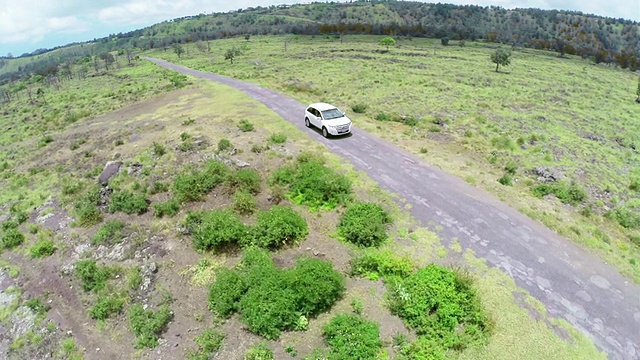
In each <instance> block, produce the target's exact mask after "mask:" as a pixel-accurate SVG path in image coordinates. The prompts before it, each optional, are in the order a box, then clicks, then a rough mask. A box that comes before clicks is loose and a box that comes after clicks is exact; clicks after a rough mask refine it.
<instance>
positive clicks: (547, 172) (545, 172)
mask: <svg viewBox="0 0 640 360" xmlns="http://www.w3.org/2000/svg"><path fill="white" fill-rule="evenodd" d="M528 172H529V173H530V174H533V175H535V176H537V177H538V181H542V182H554V181H558V180H562V179H564V178H565V177H566V176H565V175H564V174H563V173H562V171H560V170H559V169H547V168H546V167H545V166H538V167H537V168H535V169H532V170H529V171H528Z"/></svg>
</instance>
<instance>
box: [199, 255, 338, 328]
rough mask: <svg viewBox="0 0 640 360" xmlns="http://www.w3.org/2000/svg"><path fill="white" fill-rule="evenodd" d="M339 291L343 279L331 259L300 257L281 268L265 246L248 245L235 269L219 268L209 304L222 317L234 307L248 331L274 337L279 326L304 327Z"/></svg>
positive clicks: (327, 306)
mask: <svg viewBox="0 0 640 360" xmlns="http://www.w3.org/2000/svg"><path fill="white" fill-rule="evenodd" d="M344 291H345V287H344V279H343V277H342V275H340V273H338V272H337V271H335V270H334V269H333V266H332V265H331V263H328V262H326V261H324V260H318V259H306V258H303V259H300V260H298V261H297V263H296V266H295V267H294V268H292V269H288V270H280V269H278V268H276V267H275V265H274V264H273V260H271V258H270V256H269V255H268V254H267V253H266V252H264V250H259V249H257V248H253V249H248V250H246V251H245V253H244V256H243V258H242V261H241V263H240V265H239V266H238V268H237V269H233V270H223V271H222V272H221V273H220V274H219V276H218V278H217V279H216V282H214V283H213V285H212V286H211V290H210V292H209V308H210V309H211V310H212V311H213V312H214V314H216V315H217V316H220V317H223V318H224V317H229V316H231V315H232V314H233V313H234V312H236V311H238V312H240V319H241V320H242V321H243V322H244V323H245V324H246V325H247V327H248V328H249V330H250V331H251V332H254V333H256V334H258V335H261V336H263V337H265V338H267V339H277V338H278V337H279V336H280V331H282V330H303V329H305V328H306V323H307V318H308V317H313V316H316V315H318V314H320V313H322V312H324V311H327V310H329V309H330V308H331V306H332V305H333V304H334V303H335V302H336V301H337V300H339V299H340V298H341V297H342V295H343V293H344Z"/></svg>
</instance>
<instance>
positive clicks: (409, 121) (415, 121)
mask: <svg viewBox="0 0 640 360" xmlns="http://www.w3.org/2000/svg"><path fill="white" fill-rule="evenodd" d="M404 123H405V124H406V125H409V126H417V125H418V124H419V123H420V120H418V119H417V118H415V117H413V116H409V117H407V118H406V119H404Z"/></svg>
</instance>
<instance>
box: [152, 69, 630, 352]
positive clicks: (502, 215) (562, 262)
mask: <svg viewBox="0 0 640 360" xmlns="http://www.w3.org/2000/svg"><path fill="white" fill-rule="evenodd" d="M145 59H147V60H150V61H153V62H154V63H156V64H158V65H160V66H163V67H166V68H169V69H172V70H175V71H178V72H181V73H184V74H188V75H192V76H196V77H200V78H205V79H209V80H212V81H217V82H220V83H223V84H226V85H229V86H232V87H234V88H236V89H238V90H241V91H243V92H245V93H247V94H248V95H250V96H251V97H253V98H255V99H256V100H258V101H260V102H262V103H263V104H265V105H266V106H267V107H269V108H270V109H272V110H273V111H275V112H276V113H277V114H278V115H280V116H282V118H284V119H285V120H287V121H290V122H291V123H293V124H295V125H296V126H298V127H299V128H301V129H303V130H304V131H308V132H309V133H310V135H311V136H312V137H314V138H317V140H318V141H319V142H321V143H323V144H325V145H326V146H327V147H328V148H329V149H331V150H332V151H333V152H334V153H336V154H338V155H340V156H342V157H344V158H345V159H346V160H348V161H350V162H351V163H352V164H353V165H354V166H355V168H356V169H358V170H363V171H365V172H366V173H367V174H368V176H369V177H370V178H371V179H373V180H375V181H376V182H377V183H378V184H380V186H381V187H382V188H384V189H385V190H388V191H391V192H393V193H396V194H398V195H399V196H400V197H402V198H405V199H407V201H408V202H409V203H410V204H412V205H413V206H412V207H411V209H410V210H409V212H411V214H412V215H413V216H414V217H415V218H416V219H418V220H419V221H421V222H422V223H423V224H424V225H426V224H427V223H428V222H430V221H433V222H435V223H437V224H440V225H441V226H442V228H443V230H441V231H439V235H440V236H441V237H443V238H445V239H452V238H457V239H458V241H459V243H460V244H461V245H462V247H463V248H470V249H473V251H475V253H476V255H477V256H479V257H482V258H485V259H486V260H487V261H488V262H489V263H490V264H491V265H493V266H495V267H498V268H500V269H502V270H503V271H504V272H506V273H508V274H509V275H510V276H511V277H512V278H513V279H514V280H515V281H516V283H517V284H518V285H519V286H521V287H522V288H524V289H526V290H528V291H529V292H530V293H531V294H532V295H533V296H534V297H536V298H537V299H539V300H540V301H541V302H543V303H544V304H545V305H546V307H547V310H548V311H549V313H550V314H551V315H553V316H556V317H559V318H563V319H565V320H567V321H568V322H570V323H571V324H573V325H574V326H575V327H576V328H577V329H578V330H579V331H581V332H583V333H584V334H586V335H587V336H588V337H589V338H591V339H592V340H593V341H594V343H595V344H596V345H597V346H598V348H600V349H602V350H603V351H606V352H607V353H608V354H609V358H610V359H625V360H631V359H640V286H638V285H635V284H634V283H633V282H632V281H630V280H629V279H627V278H625V277H623V276H622V275H620V274H619V273H618V271H617V270H616V269H615V268H613V267H611V266H609V265H607V264H605V263H603V262H602V260H600V259H599V258H597V257H596V256H594V255H593V254H591V253H589V252H587V251H586V250H584V249H582V248H581V247H579V246H578V245H576V244H574V243H572V242H571V241H569V240H567V239H564V238H562V237H559V236H558V235H556V234H555V233H554V232H552V231H550V230H549V229H547V228H546V227H544V226H542V225H540V224H539V223H537V222H535V221H533V220H531V219H530V218H528V217H526V216H525V215H523V214H521V213H519V212H518V211H516V210H514V209H512V208H510V207H509V206H507V205H506V204H504V203H501V202H500V201H498V200H497V199H496V198H495V197H494V196H493V195H491V194H489V193H487V192H485V191H482V190H479V189H476V188H474V187H472V186H471V185H469V184H467V183H466V182H464V181H462V180H460V179H458V178H457V177H454V176H452V175H449V174H447V173H445V172H443V171H441V170H439V169H437V168H434V167H432V166H429V165H428V164H426V163H424V162H423V161H422V160H421V159H419V158H417V157H415V156H413V155H411V154H409V153H408V152H406V151H404V150H402V149H399V148H398V147H396V146H394V145H392V144H390V143H387V142H386V141H383V140H381V139H379V138H377V137H375V136H372V135H370V134H368V133H366V132H364V131H362V130H359V129H358V128H354V129H353V135H352V136H350V137H346V138H339V139H325V138H323V137H322V136H321V135H320V134H319V133H317V132H314V131H313V130H309V129H306V128H305V125H304V122H303V120H304V117H303V114H304V108H305V106H304V104H301V103H299V102H298V101H296V100H293V99H291V98H290V97H288V96H285V95H282V94H280V93H278V92H276V91H273V90H269V89H265V88H262V87H260V86H257V85H253V84H249V83H246V82H243V81H239V80H235V79H231V78H227V77H223V76H219V75H215V74H211V73H206V72H202V71H196V70H192V69H188V68H185V67H182V66H179V65H175V64H171V63H169V62H167V61H164V60H160V59H154V58H145ZM403 205H404V204H403Z"/></svg>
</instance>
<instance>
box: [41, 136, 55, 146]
mask: <svg viewBox="0 0 640 360" xmlns="http://www.w3.org/2000/svg"><path fill="white" fill-rule="evenodd" d="M52 142H53V137H52V136H51V135H45V136H43V137H42V138H41V139H40V140H38V147H45V146H47V144H49V143H52Z"/></svg>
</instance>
